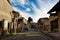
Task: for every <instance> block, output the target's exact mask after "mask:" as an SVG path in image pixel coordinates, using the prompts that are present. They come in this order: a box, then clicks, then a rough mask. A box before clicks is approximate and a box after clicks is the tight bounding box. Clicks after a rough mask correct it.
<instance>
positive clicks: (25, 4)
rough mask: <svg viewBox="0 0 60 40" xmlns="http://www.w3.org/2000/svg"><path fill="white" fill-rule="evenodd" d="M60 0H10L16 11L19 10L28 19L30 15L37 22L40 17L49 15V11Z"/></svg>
mask: <svg viewBox="0 0 60 40" xmlns="http://www.w3.org/2000/svg"><path fill="white" fill-rule="evenodd" d="M58 1H59V0H10V3H11V5H12V7H13V9H14V10H15V11H18V12H19V13H20V15H22V17H24V18H25V19H27V20H28V17H31V18H32V19H33V22H37V21H38V20H39V18H44V17H48V18H49V14H47V12H48V11H49V10H50V9H51V8H52V7H53V6H54V5H56V3H57V2H58Z"/></svg>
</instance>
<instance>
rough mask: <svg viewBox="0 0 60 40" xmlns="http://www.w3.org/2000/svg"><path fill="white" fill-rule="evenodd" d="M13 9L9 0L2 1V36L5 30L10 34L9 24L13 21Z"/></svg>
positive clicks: (0, 7) (0, 3)
mask: <svg viewBox="0 0 60 40" xmlns="http://www.w3.org/2000/svg"><path fill="white" fill-rule="evenodd" d="M12 10H13V9H12V7H11V6H10V4H9V3H8V1H7V0H0V34H1V31H2V30H4V31H5V32H8V31H7V30H8V23H9V22H11V21H12V18H13V17H12Z"/></svg>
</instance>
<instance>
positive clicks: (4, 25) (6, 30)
mask: <svg viewBox="0 0 60 40" xmlns="http://www.w3.org/2000/svg"><path fill="white" fill-rule="evenodd" d="M3 27H4V32H5V33H8V21H7V20H5V19H4V20H3Z"/></svg>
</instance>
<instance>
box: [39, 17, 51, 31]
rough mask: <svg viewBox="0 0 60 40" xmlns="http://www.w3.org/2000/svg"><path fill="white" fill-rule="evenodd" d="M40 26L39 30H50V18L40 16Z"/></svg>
mask: <svg viewBox="0 0 60 40" xmlns="http://www.w3.org/2000/svg"><path fill="white" fill-rule="evenodd" d="M38 26H39V30H42V31H50V30H49V28H50V23H49V19H48V18H40V19H39V20H38Z"/></svg>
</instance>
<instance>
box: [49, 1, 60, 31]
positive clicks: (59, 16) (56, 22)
mask: <svg viewBox="0 0 60 40" xmlns="http://www.w3.org/2000/svg"><path fill="white" fill-rule="evenodd" d="M48 14H50V17H49V21H50V31H53V32H60V1H59V2H58V3H57V4H56V5H55V6H54V7H53V8H52V9H51V10H50V11H49V12H48Z"/></svg>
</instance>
